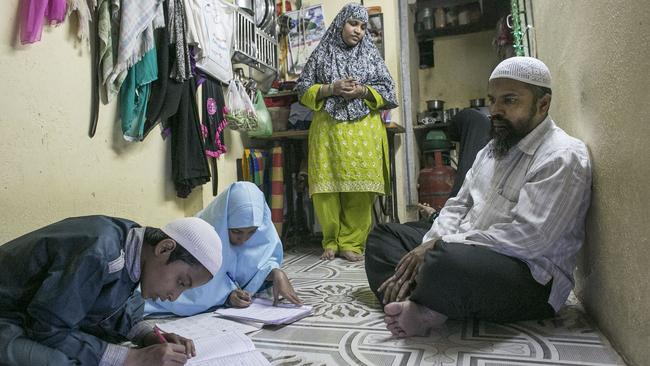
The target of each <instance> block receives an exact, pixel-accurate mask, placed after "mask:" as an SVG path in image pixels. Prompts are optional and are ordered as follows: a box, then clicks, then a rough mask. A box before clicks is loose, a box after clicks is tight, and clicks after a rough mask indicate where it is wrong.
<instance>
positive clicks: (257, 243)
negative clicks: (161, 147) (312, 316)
mask: <svg viewBox="0 0 650 366" xmlns="http://www.w3.org/2000/svg"><path fill="white" fill-rule="evenodd" d="M196 216H197V217H199V218H202V219H203V220H205V221H207V222H208V223H210V224H211V225H212V226H213V227H214V229H215V230H216V232H217V234H219V237H220V238H221V241H222V253H223V254H222V257H223V261H222V263H223V264H222V266H221V269H220V270H219V272H217V273H216V274H215V275H214V277H213V278H212V280H210V282H208V283H207V284H205V285H203V286H201V287H197V288H194V289H190V290H187V291H185V292H183V294H182V295H181V296H180V297H179V298H178V299H176V301H164V300H165V299H160V300H157V301H152V300H147V301H146V302H145V309H144V311H145V314H146V315H149V314H153V313H174V314H176V315H183V316H186V315H194V314H197V313H201V312H204V311H207V310H209V309H211V308H214V307H215V306H219V305H223V304H227V305H229V306H233V307H238V308H242V307H248V306H249V305H250V304H251V301H252V298H251V297H252V295H253V294H255V293H256V292H258V291H259V290H262V289H264V288H266V287H268V286H273V298H274V302H277V301H278V300H280V299H281V298H284V299H286V300H288V301H289V302H291V303H294V304H301V303H302V302H301V300H300V298H299V297H298V296H297V295H296V293H295V291H294V289H293V286H291V282H290V281H289V278H288V277H287V275H286V274H285V273H284V271H282V270H281V269H280V265H281V264H282V258H283V252H282V242H281V241H280V237H279V236H278V233H277V231H276V230H275V226H274V225H273V222H271V210H270V209H269V206H268V205H267V204H266V201H265V200H264V193H262V191H260V190H259V188H257V186H256V185H255V184H253V183H250V182H235V183H233V184H231V185H230V186H229V187H228V188H227V189H226V190H225V191H223V192H222V193H221V194H219V196H217V198H215V199H214V200H213V201H212V202H211V203H210V204H209V205H208V206H207V207H206V208H204V209H203V210H202V211H200V212H199V213H197V214H196Z"/></svg>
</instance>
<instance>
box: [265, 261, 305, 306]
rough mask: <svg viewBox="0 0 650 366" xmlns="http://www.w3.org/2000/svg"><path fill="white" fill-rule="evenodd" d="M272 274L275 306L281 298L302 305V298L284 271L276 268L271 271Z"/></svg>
mask: <svg viewBox="0 0 650 366" xmlns="http://www.w3.org/2000/svg"><path fill="white" fill-rule="evenodd" d="M271 275H272V276H273V306H275V305H277V304H278V302H279V301H280V300H281V298H284V299H287V300H289V301H290V302H291V303H292V304H294V305H302V300H300V298H299V297H298V295H296V292H295V291H294V289H293V286H291V282H290V281H289V277H287V275H286V273H284V271H282V270H281V269H278V268H275V269H273V270H272V271H271Z"/></svg>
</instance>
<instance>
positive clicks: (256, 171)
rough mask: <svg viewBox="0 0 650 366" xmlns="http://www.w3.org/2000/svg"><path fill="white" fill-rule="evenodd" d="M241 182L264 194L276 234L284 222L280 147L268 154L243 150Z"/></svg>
mask: <svg viewBox="0 0 650 366" xmlns="http://www.w3.org/2000/svg"><path fill="white" fill-rule="evenodd" d="M241 165H242V167H241V168H242V180H245V181H249V182H252V183H254V184H255V185H257V186H258V187H259V189H260V190H261V191H262V192H264V195H265V197H266V200H267V202H268V203H269V206H270V207H271V221H273V224H274V225H275V228H276V230H277V231H278V234H280V233H282V224H283V222H284V171H283V169H284V157H283V151H282V147H281V146H276V147H274V148H273V149H272V150H271V151H270V152H269V151H266V150H259V149H244V154H243V157H242V161H241Z"/></svg>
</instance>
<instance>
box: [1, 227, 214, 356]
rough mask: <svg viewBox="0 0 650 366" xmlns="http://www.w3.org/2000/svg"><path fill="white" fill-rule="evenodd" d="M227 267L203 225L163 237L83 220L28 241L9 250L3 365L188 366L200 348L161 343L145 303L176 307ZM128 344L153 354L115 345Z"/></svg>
mask: <svg viewBox="0 0 650 366" xmlns="http://www.w3.org/2000/svg"><path fill="white" fill-rule="evenodd" d="M220 267H221V241H220V240H219V237H218V236H217V233H216V232H215V231H214V229H213V228H212V225H210V224H208V223H207V222H205V221H203V220H201V219H199V218H194V217H191V218H183V219H178V220H174V221H172V222H170V223H169V224H167V225H165V226H164V227H163V228H162V229H157V228H152V227H146V228H145V227H140V226H139V225H138V224H136V223H134V222H132V221H128V220H124V219H118V218H113V217H107V216H88V217H75V218H69V219H66V220H63V221H60V222H57V223H54V224H51V225H48V226H46V227H44V228H41V229H39V230H36V231H34V232H31V233H28V234H25V235H23V236H21V237H19V238H17V239H14V240H12V241H10V242H8V243H7V244H4V245H1V246H0V364H2V365H56V366H61V365H101V366H104V365H125V366H126V365H143V366H144V365H179V364H180V365H182V364H185V362H186V361H187V359H188V358H189V357H191V356H192V355H193V354H194V353H195V349H194V344H193V342H192V341H191V340H189V339H185V338H183V337H179V336H177V335H175V334H170V333H168V334H165V335H164V336H163V335H157V334H155V332H154V331H153V329H152V327H151V326H150V325H148V324H147V323H145V322H142V317H143V311H144V301H143V299H142V297H145V298H151V299H165V300H174V299H176V298H177V297H178V296H179V295H180V294H181V293H182V292H183V291H185V290H187V289H190V288H193V287H197V286H201V285H202V284H205V283H207V282H208V280H210V279H211V278H212V276H213V275H214V274H215V273H216V272H217V271H218V270H219V268H220ZM138 284H140V286H141V291H142V297H141V296H139V294H138V293H134V291H135V289H136V288H137V287H138ZM161 337H164V338H165V339H164V340H163V339H161ZM126 339H130V340H131V341H133V342H135V343H136V344H139V345H141V346H145V347H144V348H127V347H124V346H118V345H116V344H113V343H114V342H119V341H124V340H126ZM163 342H164V343H163Z"/></svg>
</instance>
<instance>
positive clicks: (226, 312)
mask: <svg viewBox="0 0 650 366" xmlns="http://www.w3.org/2000/svg"><path fill="white" fill-rule="evenodd" d="M214 313H215V314H218V315H221V316H224V317H227V318H230V319H235V320H246V321H252V322H259V323H264V324H289V323H293V322H295V321H298V320H300V319H302V318H304V317H307V316H309V315H311V314H312V307H311V306H307V305H303V306H295V305H293V304H279V305H277V306H273V300H269V299H262V298H255V299H254V300H253V303H252V304H251V305H250V306H249V307H247V308H241V309H238V308H227V309H217V310H216V311H215V312H214Z"/></svg>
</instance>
